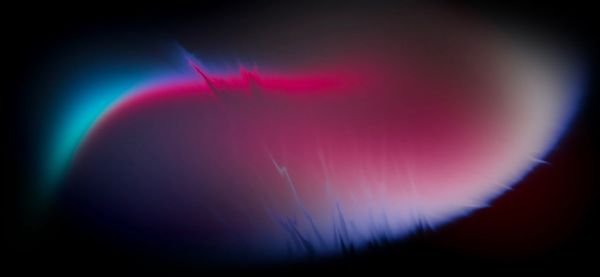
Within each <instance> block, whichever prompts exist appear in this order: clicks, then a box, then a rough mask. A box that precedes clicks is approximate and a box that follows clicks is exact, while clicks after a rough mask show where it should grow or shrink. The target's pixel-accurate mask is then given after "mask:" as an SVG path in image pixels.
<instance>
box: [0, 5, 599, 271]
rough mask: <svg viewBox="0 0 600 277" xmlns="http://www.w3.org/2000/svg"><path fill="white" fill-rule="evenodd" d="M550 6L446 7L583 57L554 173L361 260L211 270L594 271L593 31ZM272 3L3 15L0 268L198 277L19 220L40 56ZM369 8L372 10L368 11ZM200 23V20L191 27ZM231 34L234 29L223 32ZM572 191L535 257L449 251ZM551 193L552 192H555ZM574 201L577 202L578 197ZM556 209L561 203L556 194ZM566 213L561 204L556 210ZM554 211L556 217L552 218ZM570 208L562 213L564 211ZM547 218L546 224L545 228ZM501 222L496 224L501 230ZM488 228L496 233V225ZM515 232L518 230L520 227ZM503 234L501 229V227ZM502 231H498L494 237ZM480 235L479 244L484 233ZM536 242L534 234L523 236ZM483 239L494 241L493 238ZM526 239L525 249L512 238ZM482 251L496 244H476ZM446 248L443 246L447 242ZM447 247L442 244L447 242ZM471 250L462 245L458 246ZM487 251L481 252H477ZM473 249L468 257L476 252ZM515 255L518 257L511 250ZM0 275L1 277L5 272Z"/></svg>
mask: <svg viewBox="0 0 600 277" xmlns="http://www.w3.org/2000/svg"><path fill="white" fill-rule="evenodd" d="M581 2H582V3H581V4H577V3H568V4H562V5H559V4H550V3H543V4H542V3H539V4H536V5H529V6H523V5H506V4H504V5H499V4H498V5H494V4H485V5H482V4H474V3H452V5H458V6H460V7H461V8H466V9H470V10H473V11H476V12H478V13H481V14H483V15H484V16H490V17H499V18H510V19H511V20H515V21H522V22H525V23H527V24H529V25H532V26H537V27H540V28H543V29H544V30H551V31H552V32H554V33H556V34H559V35H561V36H562V37H566V38H567V39H568V40H570V41H572V42H575V44H577V45H578V46H579V47H580V48H581V51H582V52H583V53H584V54H585V56H586V59H587V61H588V62H589V66H590V67H589V68H590V73H591V74H590V76H591V78H590V80H589V83H588V87H587V90H588V94H587V96H586V98H585V99H584V106H583V109H582V111H581V112H580V113H579V115H578V117H577V118H576V120H575V123H574V125H573V126H572V128H571V131H570V132H569V133H568V134H567V135H566V137H565V138H564V139H563V141H562V142H561V145H560V147H559V148H558V149H557V150H556V151H554V152H553V153H552V154H551V156H550V157H548V159H547V160H548V161H550V163H551V164H553V166H552V167H542V168H541V169H539V170H536V171H535V172H533V173H532V174H531V175H530V176H528V177H527V179H526V180H524V181H523V183H522V184H520V185H519V186H517V187H516V188H515V189H514V190H513V191H511V192H509V193H507V195H505V196H503V197H502V198H500V199H498V200H497V201H495V202H494V203H493V205H492V207H490V208H486V209H483V210H480V211H477V212H476V213H475V214H473V215H472V216H470V217H469V218H467V219H463V220H460V221H457V222H455V223H452V224H450V225H448V226H445V227H443V228H441V229H439V230H423V231H421V232H417V233H416V234H415V235H414V236H412V237H411V238H409V239H407V240H403V241H402V242H399V243H390V244H389V245H385V246H383V247H380V248H378V249H374V250H370V251H367V252H366V253H362V254H352V255H347V256H344V257H341V258H337V259H329V260H320V261H307V262H302V263H297V264H291V265H277V266H276V267H267V266H264V267H251V268H239V267H238V268H233V269H231V268H210V270H211V271H212V270H222V271H224V272H229V271H231V270H235V271H251V272H255V271H258V272H267V273H299V272H306V273H321V272H322V273H324V271H327V272H331V271H335V272H347V273H353V272H356V271H357V270H364V271H366V272H372V271H381V272H384V271H385V272H390V274H398V275H399V274H402V273H404V272H405V271H406V270H416V271H418V272H420V271H430V270H435V271H438V270H442V271H444V270H446V269H460V270H462V269H470V270H473V269H475V270H483V272H489V271H490V270H491V271H495V270H496V269H497V268H539V269H542V270H544V269H546V270H548V269H554V268H556V267H563V268H571V269H583V268H586V267H593V266H594V263H595V262H597V260H598V254H597V252H598V247H597V244H598V234H600V233H599V232H598V231H599V230H598V228H597V226H596V224H595V223H596V222H597V220H598V216H597V211H598V208H597V204H596V203H597V201H598V200H599V198H598V196H597V192H598V189H597V188H596V187H595V186H596V185H597V178H596V177H597V171H598V166H597V164H596V161H595V157H596V156H595V154H596V153H597V149H596V143H597V139H598V137H597V133H596V127H597V126H596V125H597V124H596V123H597V122H596V121H595V117H596V116H597V114H596V113H597V112H596V108H597V102H596V98H597V96H596V95H597V91H596V90H597V81H598V79H597V77H596V75H597V64H596V63H595V61H594V59H595V57H596V55H595V52H594V49H595V46H596V45H595V43H594V41H593V40H594V37H596V36H597V32H595V31H596V29H595V27H594V25H595V24H594V23H596V21H597V20H596V19H595V18H594V16H595V15H594V8H593V4H589V5H585V4H583V3H584V2H585V1H581ZM365 3H366V1H365V2H362V3H361V2H358V3H348V2H346V1H340V2H327V3H320V2H319V1H314V2H310V1H306V2H303V3H301V4H300V3H289V4H285V5H282V4H281V3H279V4H277V5H279V6H280V7H283V8H282V9H281V10H280V11H281V12H282V13H283V15H281V14H280V15H278V16H285V13H289V14H297V13H299V12H302V11H306V10H311V9H324V10H327V9H332V10H335V9H336V7H339V6H345V5H357V6H358V7H360V6H361V5H365ZM274 4H275V3H274V2H268V1H263V2H229V1H214V2H195V4H193V5H191V4H183V3H174V2H172V1H169V2H166V3H150V2H147V3H140V4H125V3H119V4H116V3H111V4H108V3H105V2H101V3H91V2H85V3H69V4H66V3H63V4H52V5H50V4H46V5H37V4H17V5H16V6H15V7H13V8H5V9H4V12H5V16H4V17H3V19H2V21H3V22H2V25H3V28H5V29H6V30H4V31H3V34H2V37H3V39H2V41H3V42H2V44H4V47H7V49H6V50H4V51H3V52H4V54H5V55H6V56H5V57H4V58H3V59H2V60H3V65H4V66H3V67H4V72H5V73H3V75H4V78H6V79H5V80H6V82H5V83H6V84H8V86H7V87H6V89H5V90H4V91H3V92H2V98H3V100H2V103H3V112H5V113H6V115H5V116H3V119H4V120H5V122H4V124H3V125H4V126H5V128H4V129H5V131H6V134H5V135H4V136H3V137H4V139H5V140H7V142H5V143H3V146H2V152H3V153H2V156H3V158H4V159H6V161H5V162H4V164H5V166H3V170H6V172H5V173H4V174H3V175H4V176H5V180H4V181H3V182H2V186H3V190H5V192H6V193H4V195H5V197H6V198H7V199H6V200H5V201H4V202H3V208H4V211H5V213H4V214H5V216H4V217H3V222H2V223H3V242H2V249H3V250H5V251H6V252H7V253H6V254H7V255H5V257H8V260H6V259H4V260H5V261H7V264H8V265H10V267H15V269H18V270H21V271H24V272H30V271H42V272H54V271H57V272H65V271H66V272H71V273H76V272H82V273H89V272H112V273H116V272H121V271H126V272H130V273H139V272H147V273H164V274H169V275H171V274H175V273H184V274H191V275H193V274H199V273H203V272H206V271H207V270H208V269H209V267H206V266H200V265H197V264H195V263H189V262H182V261H176V260H169V259H165V258H157V257H152V256H149V255H146V254H145V253H144V252H143V251H123V249H120V248H119V247H117V246H115V245H114V244H112V242H109V241H104V240H102V239H101V238H98V237H96V236H94V235H93V234H90V233H87V232H84V231H81V230H80V229H78V228H77V227H76V226H73V223H72V222H71V223H69V221H68V220H65V219H64V218H62V216H61V214H60V213H54V214H53V215H52V217H51V218H50V219H49V220H48V221H47V222H46V223H44V224H43V225H42V226H35V227H34V226H32V225H31V224H30V222H29V221H28V219H27V218H26V217H25V214H26V213H27V209H26V207H27V206H26V203H25V199H26V195H27V194H28V193H29V192H30V190H31V180H32V179H33V178H34V176H32V175H31V174H32V172H33V171H32V170H31V169H32V166H33V165H34V164H35V162H36V161H35V159H34V157H35V151H36V149H35V148H33V147H32V141H34V139H35V138H36V136H37V135H38V132H37V131H36V130H35V128H34V127H32V126H34V124H32V122H33V121H35V120H36V111H35V107H38V106H40V103H43V102H44V101H47V100H48V99H49V98H51V95H43V94H40V92H39V90H34V89H32V88H33V87H34V86H35V84H32V82H35V81H34V80H36V76H39V75H40V72H39V71H40V70H47V69H48V68H47V66H46V65H45V64H46V62H48V59H49V57H48V55H50V53H56V51H64V50H63V49H68V48H69V47H73V45H74V44H75V45H76V44H77V43H78V42H79V41H80V40H81V39H82V38H84V37H90V36H95V35H102V36H108V37H110V36H127V35H129V34H144V35H146V36H150V37H160V38H165V37H166V38H168V37H169V36H170V35H171V33H173V32H175V28H177V26H180V25H178V24H179V22H180V21H181V20H182V19H185V18H189V17H194V18H196V21H197V22H198V20H199V22H205V23H206V28H212V27H214V26H215V25H214V24H218V23H219V22H221V21H228V22H231V21H232V20H236V18H245V19H251V18H252V17H253V16H258V15H261V16H262V15H264V12H263V11H264V9H265V8H268V7H270V6H271V5H274ZM373 5H375V4H370V6H369V7H372V6H373ZM395 5H396V4H394V2H383V3H379V4H376V6H377V8H383V9H386V8H394V6H395ZM198 18H201V19H198ZM228 24H235V23H228ZM548 184H550V185H548ZM561 185H569V186H576V187H577V191H578V195H579V196H577V197H578V198H576V199H575V200H572V201H571V202H568V205H570V204H571V203H579V205H581V207H578V208H577V209H576V211H577V212H578V213H579V214H578V215H577V218H578V219H577V223H576V224H575V225H574V226H575V227H571V228H570V229H569V232H568V234H566V235H564V237H563V238H562V239H560V240H558V241H553V244H552V245H550V246H548V247H546V248H545V249H544V250H542V251H536V252H534V253H528V254H522V253H521V254H520V253H513V254H511V253H510V245H511V244H510V239H511V238H514V237H519V234H511V235H509V236H508V238H505V239H506V240H507V241H508V246H507V247H505V248H508V250H507V249H503V250H502V251H503V252H502V253H500V254H498V253H495V252H494V251H496V250H494V249H492V250H490V252H492V253H489V252H481V251H479V250H477V249H480V248H482V247H479V248H478V247H477V246H476V245H475V246H470V247H466V248H460V247H456V245H457V244H460V243H464V242H465V241H468V238H465V234H478V235H480V236H485V235H486V232H488V231H490V230H491V231H493V230H494V229H495V228H504V229H502V230H500V231H499V232H501V231H505V232H517V233H518V232H519V230H520V229H523V230H524V233H527V231H526V230H525V229H526V228H528V226H529V227H530V226H531V224H536V223H535V222H533V223H527V222H526V221H527V220H530V219H531V218H528V217H527V216H524V217H523V219H522V220H521V221H519V220H514V221H510V220H507V218H510V217H512V216H517V217H518V215H517V214H519V213H522V212H523V210H524V209H529V208H528V207H527V199H528V197H537V195H536V194H537V193H539V192H540V191H547V190H548V186H549V187H550V190H552V188H553V187H557V186H561ZM557 191H560V190H557ZM581 195H583V196H581ZM550 199H556V200H558V201H560V200H561V198H560V195H559V196H558V197H557V198H550ZM563 206H564V205H563ZM563 206H561V205H560V204H557V206H554V207H550V208H548V209H544V207H541V208H540V210H539V211H537V212H536V213H534V215H532V217H535V216H536V215H544V214H546V213H555V212H556V211H560V209H561V208H562V207H563ZM557 207H558V208H557ZM566 208H569V209H570V208H571V207H566ZM546 216H547V218H546V219H544V220H550V221H551V220H552V217H553V215H552V214H550V215H546ZM548 218H549V219H548ZM498 222H500V223H498ZM495 224H497V225H495ZM519 224H522V226H520V225H519ZM507 225H508V226H509V227H506V226H507ZM502 226H504V227H502ZM482 232H483V234H482ZM536 234H537V233H535V232H533V233H532V236H535V235H536ZM490 235H492V234H490ZM519 239H520V240H527V238H526V237H525V238H519ZM473 240H474V241H475V242H470V244H477V241H490V240H493V239H489V238H488V239H487V240H486V239H483V240H477V238H473ZM448 241H449V242H448ZM447 242H448V243H447ZM467 244H468V243H467ZM483 247H484V248H485V246H483ZM473 249H475V250H473ZM514 251H520V250H519V249H518V248H516V249H515V250H514ZM3 270H7V269H3Z"/></svg>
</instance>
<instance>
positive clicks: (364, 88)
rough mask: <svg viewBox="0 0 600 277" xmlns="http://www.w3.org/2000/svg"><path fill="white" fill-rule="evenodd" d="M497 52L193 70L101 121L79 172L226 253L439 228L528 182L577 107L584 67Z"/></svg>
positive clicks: (90, 199)
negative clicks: (449, 59)
mask: <svg viewBox="0 0 600 277" xmlns="http://www.w3.org/2000/svg"><path fill="white" fill-rule="evenodd" d="M504 43H506V42H505V41H502V43H496V44H493V45H504ZM482 51H484V50H482ZM485 51H490V52H489V53H488V52H486V53H488V54H491V55H490V56H491V57H493V58H491V59H490V60H482V61H476V62H474V63H473V64H466V65H464V64H461V67H460V68H455V67H451V68H448V66H445V67H440V64H437V63H436V62H434V61H430V62H421V63H416V62H414V61H412V60H411V59H390V58H389V57H382V56H381V55H373V56H368V55H365V56H364V57H360V58H357V57H351V58H348V57H347V58H344V59H340V61H345V62H337V63H332V64H334V65H335V66H323V65H321V66H319V67H314V68H306V69H304V70H297V71H293V72H288V73H282V72H280V73H268V72H260V71H259V70H257V69H253V70H247V69H241V70H240V72H239V74H237V73H236V74H232V75H222V76H218V75H214V74H210V73H207V72H205V71H203V70H202V69H201V68H199V67H198V66H197V65H196V64H194V63H193V62H191V67H192V69H193V70H194V71H195V72H196V73H197V76H196V77H194V78H190V79H182V80H177V81H172V82H166V83H163V84H159V85H155V86H152V87H149V88H147V89H145V90H143V91H140V92H139V93H137V94H135V95H133V96H131V97H129V98H127V99H124V100H123V101H121V102H120V103H119V104H118V105H117V106H115V107H114V108H112V109H111V110H110V112H108V113H107V114H106V115H105V116H104V117H103V118H102V119H101V120H100V121H99V122H98V123H96V124H95V126H94V128H93V130H92V131H91V132H90V134H88V136H87V139H86V141H85V142H84V144H83V145H82V146H81V147H80V149H79V151H78V153H77V156H76V158H75V162H74V164H73V168H72V170H71V174H70V176H69V180H70V183H71V186H72V188H73V191H74V195H77V197H75V199H76V201H79V202H80V203H83V204H81V205H82V206H86V207H91V208H90V209H93V210H94V211H100V212H99V213H100V214H102V216H100V217H101V218H105V219H106V220H108V221H109V222H112V223H117V224H115V225H117V226H119V224H120V223H119V222H121V223H122V222H126V224H125V225H127V226H129V227H127V228H125V227H124V229H126V230H128V231H127V232H134V233H135V232H138V231H139V232H141V233H146V234H147V235H148V237H149V239H150V240H161V239H164V238H165V236H166V237H175V238H177V240H180V239H181V240H183V241H185V244H186V245H188V246H190V247H193V248H194V249H200V250H198V251H200V252H202V253H209V255H211V256H213V257H225V256H227V255H229V253H230V252H231V251H236V253H240V257H245V258H242V259H248V258H255V259H259V260H261V259H264V258H287V257H289V256H291V257H298V256H305V255H307V254H308V255H312V254H327V253H335V252H337V251H339V250H340V249H342V248H344V247H348V246H349V245H352V246H353V247H359V248H360V247H362V246H364V245H365V244H367V243H369V242H373V241H377V240H380V239H382V238H398V237H400V236H402V235H404V234H406V233H408V232H410V231H412V230H414V229H415V228H416V227H419V226H427V227H430V228H435V227H436V226H439V225H440V224H442V223H444V222H447V221H449V220H452V219H454V218H456V217H459V216H462V215H465V214H467V213H468V212H470V211H472V210H473V209H476V208H479V207H483V206H485V205H487V204H488V203H489V202H490V200H491V199H493V198H494V197H496V196H498V195H499V194H501V193H502V192H503V191H505V190H506V189H508V188H509V187H510V186H511V185H513V184H514V183H515V182H516V181H518V180H519V179H520V178H521V177H522V176H523V175H524V174H525V173H526V172H527V171H528V170H529V169H530V168H532V167H533V166H534V165H535V164H537V163H538V162H539V161H540V159H542V158H543V156H544V155H545V154H546V153H547V151H548V150H549V149H550V148H551V147H552V145H553V143H554V141H556V139H557V138H558V136H559V135H560V132H561V130H562V129H563V128H564V125H565V124H566V123H565V122H566V120H567V119H568V118H569V116H570V114H571V113H572V110H573V107H574V103H575V98H576V97H575V95H576V93H575V92H574V91H572V87H573V85H574V83H575V82H576V80H577V78H578V77H579V76H577V74H576V71H575V70H574V68H573V66H572V65H571V63H570V62H564V61H563V60H560V59H558V60H554V59H553V58H554V57H548V56H545V55H541V56H537V55H535V54H532V53H534V52H530V49H529V48H527V47H521V46H519V47H498V48H494V49H493V50H489V49H487V48H486V50H485ZM407 57H408V56H407ZM396 58H397V57H396ZM561 58H562V56H561ZM467 60H468V59H467ZM348 61H349V62H348ZM549 61H552V63H549ZM567 61H568V60H567ZM548 64H550V66H548ZM440 68H441V69H440ZM131 230H134V231H131ZM286 253H287V256H286Z"/></svg>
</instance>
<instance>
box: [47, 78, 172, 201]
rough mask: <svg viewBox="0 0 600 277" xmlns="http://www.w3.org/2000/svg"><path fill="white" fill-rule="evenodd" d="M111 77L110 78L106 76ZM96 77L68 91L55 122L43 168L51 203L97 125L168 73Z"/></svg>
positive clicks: (52, 120) (50, 130) (54, 119)
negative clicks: (110, 112)
mask: <svg viewBox="0 0 600 277" xmlns="http://www.w3.org/2000/svg"><path fill="white" fill-rule="evenodd" d="M106 75H108V76H106ZM106 75H96V76H94V80H85V81H81V82H79V83H77V84H76V85H74V86H72V87H71V88H70V89H68V90H67V93H66V95H65V97H63V98H62V99H61V101H62V102H61V103H59V105H57V107H56V110H57V112H56V113H55V114H56V117H54V118H51V120H50V121H49V122H50V126H48V130H49V133H48V134H47V140H46V143H47V144H46V146H45V147H44V148H43V149H44V151H43V152H44V154H45V155H44V156H43V159H42V165H41V171H42V172H41V174H40V176H41V178H40V179H41V180H40V184H41V191H40V192H41V195H40V196H41V197H42V198H43V199H46V200H48V199H49V198H52V196H53V195H54V194H55V193H56V191H57V190H58V189H59V184H60V182H61V179H62V178H63V176H64V174H65V173H66V171H67V170H68V168H69V166H70V163H71V160H72V159H73V157H74V155H75V153H76V151H77V149H78V146H79V145H80V144H81V142H82V141H83V140H84V139H85V137H86V135H87V134H88V132H89V131H90V129H91V128H92V127H93V126H94V124H95V123H96V122H97V121H98V120H99V119H100V118H102V116H103V115H104V114H105V113H106V112H107V111H109V110H110V109H111V108H112V107H114V106H115V105H116V104H117V103H119V102H120V101H121V100H122V99H123V98H124V97H126V96H129V95H131V94H133V93H136V92H138V91H140V89H141V88H142V86H147V85H149V83H154V82H157V80H164V79H165V77H166V76H169V75H172V74H166V72H164V71H158V70H154V71H153V70H147V69H146V70H144V69H140V70H138V71H135V72H134V71H127V72H111V73H110V74H106Z"/></svg>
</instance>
